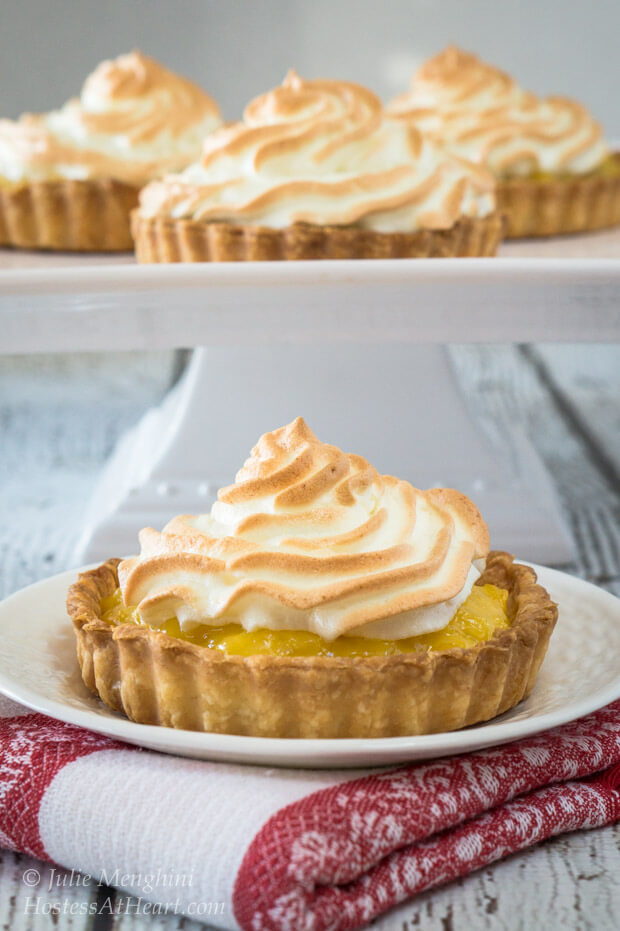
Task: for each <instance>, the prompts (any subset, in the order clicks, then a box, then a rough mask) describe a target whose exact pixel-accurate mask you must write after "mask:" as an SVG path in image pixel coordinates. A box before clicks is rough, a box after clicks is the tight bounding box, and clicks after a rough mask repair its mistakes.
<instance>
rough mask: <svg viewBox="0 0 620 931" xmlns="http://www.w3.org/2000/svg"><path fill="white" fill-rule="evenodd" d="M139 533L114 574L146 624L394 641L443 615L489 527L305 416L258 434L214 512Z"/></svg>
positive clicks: (469, 575)
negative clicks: (339, 442)
mask: <svg viewBox="0 0 620 931" xmlns="http://www.w3.org/2000/svg"><path fill="white" fill-rule="evenodd" d="M140 544H141V554H140V556H137V557H134V558H131V559H127V560H125V561H124V562H122V563H121V565H120V566H119V579H120V584H121V588H122V592H123V598H124V601H125V604H127V605H137V606H138V608H139V614H140V617H141V619H142V621H143V622H144V623H147V624H149V623H152V624H156V623H157V622H159V621H161V620H164V619H167V618H169V617H172V616H175V615H176V616H177V617H178V619H179V621H180V623H181V625H182V626H191V625H192V624H196V623H200V624H213V625H218V624H222V623H223V622H228V621H235V622H238V623H240V624H242V625H243V627H244V628H245V629H246V630H254V629H256V628H259V627H267V628H271V629H280V630H285V629H294V630H307V631H311V632H313V633H317V634H319V635H320V636H322V637H324V638H325V639H326V640H332V639H334V638H335V637H338V636H340V635H343V634H355V635H357V636H359V635H361V636H368V637H389V638H391V639H400V638H402V637H409V636H415V635H417V634H420V633H425V632H428V631H433V630H439V629H441V628H443V627H445V626H446V624H447V623H448V622H449V621H450V619H451V617H452V615H453V614H454V612H455V611H456V608H457V607H458V606H459V604H461V603H462V601H464V600H465V598H466V597H467V595H468V594H469V592H470V590H471V587H472V585H473V584H474V582H475V581H476V579H477V577H478V575H479V571H478V569H477V567H476V566H475V561H476V560H479V559H481V558H483V557H485V556H486V555H487V553H488V549H489V538H488V531H487V527H486V524H485V523H484V521H483V520H482V517H481V516H480V514H479V513H478V510H477V509H476V507H475V506H474V505H473V504H472V502H471V501H470V500H469V499H468V498H466V497H465V496H464V495H462V494H460V493H459V492H456V491H452V490H450V489H445V488H433V489H430V490H428V491H420V490H418V489H417V488H413V487H412V486H411V485H410V484H409V483H408V482H405V481H401V480H399V479H397V478H394V477H393V476H390V475H380V474H379V473H378V472H377V471H376V469H374V468H373V467H372V466H371V465H369V463H368V462H367V461H366V460H365V459H362V457H361V456H355V455H349V454H345V453H343V452H341V451H340V450H339V449H338V448H337V447H335V446H330V445H328V444H326V443H321V442H320V441H319V440H318V439H317V438H316V436H315V435H314V434H313V433H312V431H311V430H310V429H309V428H308V426H307V425H306V424H305V422H304V421H303V420H302V419H301V418H298V419H297V420H295V421H293V423H291V424H289V425H288V426H286V427H282V428H281V429H279V430H275V431H274V432H273V433H266V434H265V435H264V436H262V437H261V438H260V440H259V441H258V443H257V444H256V446H255V447H254V449H253V450H252V452H251V455H250V458H249V459H248V460H247V461H246V463H245V465H244V466H243V468H242V469H241V470H240V471H239V472H238V474H237V476H236V481H235V484H234V485H230V486H228V487H226V488H222V489H221V491H220V492H219V494H218V500H217V501H216V502H215V504H214V505H213V507H212V509H211V513H210V514H202V515H198V516H191V515H183V516H180V517H176V518H174V519H173V520H172V521H171V522H170V523H169V524H168V525H167V526H166V527H165V528H164V531H163V533H158V532H157V531H155V530H153V529H152V528H147V529H145V530H143V531H141V533H140Z"/></svg>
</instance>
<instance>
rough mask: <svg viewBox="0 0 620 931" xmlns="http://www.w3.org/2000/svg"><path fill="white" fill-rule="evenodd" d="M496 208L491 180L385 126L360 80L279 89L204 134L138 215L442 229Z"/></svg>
mask: <svg viewBox="0 0 620 931" xmlns="http://www.w3.org/2000/svg"><path fill="white" fill-rule="evenodd" d="M494 208H495V199H494V188H493V179H492V178H491V177H490V176H489V175H488V174H487V173H486V172H485V171H483V170H480V169H478V168H476V167H474V166H471V165H465V164H463V162H462V161H460V160H459V159H456V158H454V157H452V156H450V155H448V154H446V153H445V152H443V153H442V152H440V151H439V150H437V149H436V148H435V147H434V146H433V145H432V144H431V143H430V142H428V141H427V140H425V139H424V138H423V137H422V135H421V134H420V133H419V132H418V131H417V130H416V129H414V128H413V127H410V126H407V125H405V124H402V125H399V124H398V123H397V122H395V121H393V120H387V119H386V118H385V115H384V113H383V109H382V106H381V102H380V101H379V99H378V98H377V97H376V96H375V95H374V94H373V93H372V92H371V91H369V90H367V89H366V88H364V87H361V86H360V85H358V84H351V83H349V82H345V81H333V80H315V81H306V80H303V79H302V78H301V77H299V75H297V74H296V73H295V72H294V71H291V72H289V74H288V75H287V76H286V78H285V80H284V82H283V84H282V85H281V86H280V87H277V88H275V89H274V90H272V91H269V92H268V93H266V94H264V95H262V96H260V97H257V98H256V99H255V100H253V101H252V102H251V103H250V104H248V106H247V107H246V110H245V113H244V118H243V121H242V122H239V123H235V124H233V125H231V126H227V127H223V128H222V129H220V130H219V131H218V132H216V133H214V134H213V135H212V136H210V137H209V138H208V139H207V141H206V143H205V147H204V152H203V156H202V159H201V160H200V162H197V163H195V164H193V165H191V166H190V167H189V168H187V169H186V171H184V172H183V173H182V174H180V175H176V176H174V175H172V176H169V177H166V178H164V179H163V180H161V181H159V182H154V183H153V184H150V185H148V186H147V187H146V188H145V190H144V191H143V192H142V195H141V198H140V214H141V216H144V217H147V218H152V217H171V218H173V219H192V220H199V221H224V222H227V223H233V224H240V225H247V224H255V225H263V226H267V227H272V228H278V229H281V228H285V227H289V226H292V225H293V224H296V223H307V224H313V225H322V226H325V225H336V226H349V225H355V226H360V227H364V228H367V229H373V230H377V231H380V232H397V231H414V230H418V229H448V228H450V227H452V226H453V225H454V224H455V223H456V222H457V221H458V220H459V218H461V217H463V216H466V217H482V216H486V215H488V214H490V213H492V212H493V210H494Z"/></svg>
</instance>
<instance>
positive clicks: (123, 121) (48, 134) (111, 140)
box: [0, 51, 222, 186]
mask: <svg viewBox="0 0 620 931" xmlns="http://www.w3.org/2000/svg"><path fill="white" fill-rule="evenodd" d="M221 122H222V121H221V118H220V115H219V110H218V108H217V105H216V104H215V102H214V101H213V100H212V99H211V97H209V96H208V94H206V93H205V92H204V91H202V90H201V89H200V88H199V87H198V86H197V85H196V84H193V83H192V82H191V81H188V80H186V79H185V78H182V77H180V76H179V75H177V74H175V73H174V72H172V71H169V70H168V69H167V68H164V67H163V66H162V65H160V64H158V63H157V62H156V61H154V60H153V59H152V58H148V57H147V56H146V55H142V54H141V53H140V52H137V51H134V52H131V53H130V54H128V55H121V56H120V57H119V58H116V59H114V60H113V61H104V62H102V63H101V64H100V65H99V66H98V67H97V68H96V69H95V71H93V73H92V74H91V75H90V76H89V77H88V78H87V79H86V81H85V83H84V86H83V88H82V92H81V95H80V97H79V98H75V99H72V100H69V101H68V102H67V103H66V104H65V105H64V106H63V107H62V108H61V109H60V110H54V111H52V112H50V113H43V114H25V115H24V116H22V117H20V119H19V120H17V121H12V120H0V178H1V179H3V181H4V183H7V182H8V183H11V184H15V185H20V184H26V183H31V182H37V181H53V180H62V179H70V180H87V179H94V178H113V179H115V180H118V181H123V182H125V183H127V184H133V185H136V186H141V185H142V184H144V183H145V182H146V181H148V180H150V179H151V178H153V177H155V176H157V175H159V174H162V173H163V172H166V171H175V170H179V169H181V168H183V167H185V165H187V164H188V163H189V162H191V161H192V160H193V159H195V158H197V157H198V155H199V154H200V151H201V147H202V143H203V141H204V138H205V136H206V135H207V134H208V133H209V132H211V131H212V130H214V129H215V128H216V127H218V126H219V125H220V124H221Z"/></svg>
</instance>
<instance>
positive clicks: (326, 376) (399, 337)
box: [0, 230, 620, 563]
mask: <svg viewBox="0 0 620 931" xmlns="http://www.w3.org/2000/svg"><path fill="white" fill-rule="evenodd" d="M619 296H620V231H619V230H614V231H610V232H604V233H600V234H593V235H589V236H583V237H564V238H563V239H557V240H552V241H549V242H546V241H545V242H540V243H539V242H524V243H511V244H508V245H506V246H504V247H502V251H501V254H500V256H499V257H498V258H494V259H466V260H464V259H429V260H426V259H413V260H407V259H402V260H398V261H390V260H374V261H370V262H364V261H334V262H316V263H315V262H265V263H260V262H259V263H240V264H235V263H223V264H221V265H218V264H213V265H209V264H205V265H176V266H173V265H168V266H163V265H162V266H142V267H140V266H136V265H134V264H132V262H131V259H130V258H128V259H125V260H122V259H119V258H118V257H115V256H114V257H106V258H100V259H97V258H96V257H93V256H78V257H76V256H71V257H68V256H41V255H36V254H30V255H29V254H27V253H17V252H8V251H4V252H3V253H0V352H50V351H58V352H61V351H78V350H82V351H84V350H98V351H101V350H117V349H163V348H178V347H187V346H198V347H201V346H208V347H209V348H207V349H204V348H199V349H197V350H195V352H194V356H193V359H192V361H191V363H190V365H189V367H188V369H187V371H186V372H185V374H184V376H183V378H182V379H181V381H180V382H179V383H178V384H177V385H176V386H175V388H174V389H173V390H172V391H171V392H170V394H169V396H168V397H167V398H166V399H165V400H164V402H163V403H162V404H161V406H160V407H158V408H156V409H154V410H152V411H150V412H149V413H148V414H147V415H146V416H145V417H144V418H143V420H142V421H141V422H140V423H139V424H138V426H137V427H136V428H135V429H134V430H132V431H131V432H130V433H129V434H128V435H127V436H126V437H125V438H124V440H122V442H121V443H120V444H119V447H118V449H117V450H116V452H115V453H114V455H113V456H112V459H111V461H110V463H109V464H108V466H107V468H106V470H105V472H104V474H103V476H102V479H101V482H100V485H99V487H98V489H97V490H96V492H95V495H94V497H93V503H92V506H91V508H90V510H89V512H88V514H87V517H86V521H85V525H84V533H83V535H82V539H81V543H80V552H79V554H78V555H77V556H76V560H77V561H78V562H84V561H85V560H96V559H102V558H105V557H108V556H110V555H111V554H116V555H124V554H127V553H131V552H135V549H136V537H137V532H138V530H139V529H140V528H141V527H143V526H145V525H149V524H151V525H155V526H157V527H161V526H162V525H163V524H164V523H165V522H166V521H167V520H168V519H169V518H170V517H171V516H173V515H174V514H177V513H182V512H185V513H188V512H190V513H191V512H194V513H195V512H204V511H207V510H208V509H209V507H210V506H211V503H212V501H213V500H214V497H215V494H216V491H217V488H218V487H220V486H221V485H225V484H228V483H230V482H231V481H232V480H233V478H234V474H235V472H236V471H237V469H238V468H239V467H240V465H241V463H242V462H243V460H244V459H245V457H246V456H247V454H248V452H249V448H250V446H251V445H252V444H253V443H254V442H255V441H256V439H257V438H258V436H259V434H260V433H261V432H264V431H266V430H272V429H274V428H275V427H278V426H281V425H283V424H285V423H287V422H288V421H290V420H292V419H293V418H295V417H297V416H299V415H300V414H301V415H302V416H303V417H305V419H306V420H307V421H308V423H309V425H310V426H311V428H312V429H313V430H314V431H315V432H316V433H317V435H318V436H319V437H320V438H321V439H322V440H325V441H327V442H331V443H334V444H336V445H338V446H340V447H342V448H343V449H345V450H346V451H351V452H356V453H360V454H362V455H363V456H365V457H366V458H368V459H369V460H370V461H371V462H372V463H373V464H374V465H375V466H376V467H377V468H378V469H380V470H381V471H383V472H391V473H394V474H396V475H399V476H402V477H403V478H406V479H409V480H410V481H411V482H412V483H413V484H414V485H417V486H418V487H421V488H425V487H430V486H433V485H446V486H453V487H455V488H458V489H459V490H462V491H463V492H465V493H466V494H468V495H470V496H471V497H472V499H473V500H474V501H475V502H476V503H477V504H478V506H479V508H480V510H481V512H482V513H483V515H484V516H485V518H486V519H487V520H488V522H489V525H490V528H491V534H492V540H493V545H495V546H498V547H502V548H506V549H509V550H512V551H515V552H517V553H518V554H519V556H520V557H522V558H525V559H530V560H532V561H536V562H546V563H562V562H568V561H570V559H571V556H572V552H571V546H570V543H569V538H568V535H567V533H566V531H565V529H564V527H563V525H562V521H561V518H560V514H559V510H558V508H557V505H556V502H555V499H554V494H553V490H552V486H551V483H550V480H549V477H548V476H547V474H546V473H545V470H544V468H543V467H542V465H541V463H540V461H539V460H538V458H537V456H536V454H535V451H534V449H533V447H532V446H531V445H530V443H529V442H528V440H527V438H526V437H525V436H524V434H523V431H522V429H521V427H520V426H519V425H518V424H515V425H514V426H513V427H512V428H511V430H510V431H509V432H507V434H506V435H505V436H504V437H503V439H502V447H501V448H498V449H495V448H492V447H491V446H490V444H489V441H488V439H487V437H486V435H485V434H484V431H483V430H482V428H481V427H480V425H479V424H478V423H477V422H476V421H475V420H474V419H473V418H472V416H471V414H470V412H469V410H468V408H467V405H466V402H465V399H464V398H463V396H462V393H461V391H460V389H459V387H458V385H457V384H456V382H455V380H454V377H453V372H452V369H451V367H450V363H449V358H448V354H447V350H446V349H445V348H444V346H443V345H442V344H445V343H448V342H453V343H457V342H484V343H493V342H496V343H502V342H503V343H506V342H514V341H516V342H536V341H573V342H578V341H583V340H592V341H600V342H604V341H612V340H614V341H618V340H620V310H619Z"/></svg>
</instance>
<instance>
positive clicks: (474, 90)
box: [388, 46, 620, 238]
mask: <svg viewBox="0 0 620 931" xmlns="http://www.w3.org/2000/svg"><path fill="white" fill-rule="evenodd" d="M388 112H389V113H390V115H391V116H392V117H393V118H395V119H397V120H399V121H402V122H405V123H407V124H408V125H412V126H415V127H417V128H418V129H421V130H422V131H423V132H425V133H428V134H429V135H430V136H431V137H432V138H433V139H434V140H435V142H436V143H437V144H439V145H444V146H445V147H446V148H447V149H449V150H450V151H451V152H453V153H454V154H457V155H459V156H461V157H462V158H466V159H470V160H471V161H472V162H475V163H476V164H478V165H484V166H485V167H487V168H488V169H489V170H490V171H491V172H492V173H493V174H494V175H495V177H496V178H497V200H498V206H499V209H500V211H501V212H502V213H504V215H505V217H506V223H507V227H506V236H507V237H508V238H515V237H521V236H554V235H558V234H561V233H579V232H586V231H589V230H598V229H604V228H605V227H610V226H615V225H617V224H618V223H620V153H613V152H612V151H611V149H610V146H609V144H608V143H607V142H606V140H605V139H604V137H603V133H602V130H601V127H600V126H599V124H598V123H597V122H596V121H595V120H594V118H593V117H592V116H591V115H590V113H589V112H588V111H587V110H586V108H585V107H583V106H582V105H581V104H579V103H577V102H576V101H574V100H570V99H568V98H566V97H557V96H556V97H547V98H540V97H537V96H536V95H535V94H532V93H531V92H529V91H525V90H523V89H522V88H521V87H520V86H519V85H518V84H517V82H516V81H515V80H514V79H513V78H512V77H510V76H509V75H508V74H505V73H504V72H503V71H500V70H499V69H498V68H495V67H493V66H492V65H489V64H487V63H486V62H483V61H481V60H480V59H479V58H477V57H476V56H475V55H471V54H469V53H467V52H464V51H462V50H461V49H459V48H457V47H456V46H449V47H448V48H446V49H445V50H444V51H443V52H441V53H440V54H439V55H436V56H435V57H434V58H431V59H430V60H429V61H427V62H425V63H424V64H423V65H422V67H421V68H420V69H419V70H418V72H417V73H416V74H415V75H414V76H413V78H412V81H411V87H410V89H409V90H408V91H406V92H405V93H404V94H401V95H400V96H399V97H397V98H396V99H395V100H393V101H392V103H391V104H390V105H389V107H388Z"/></svg>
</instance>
